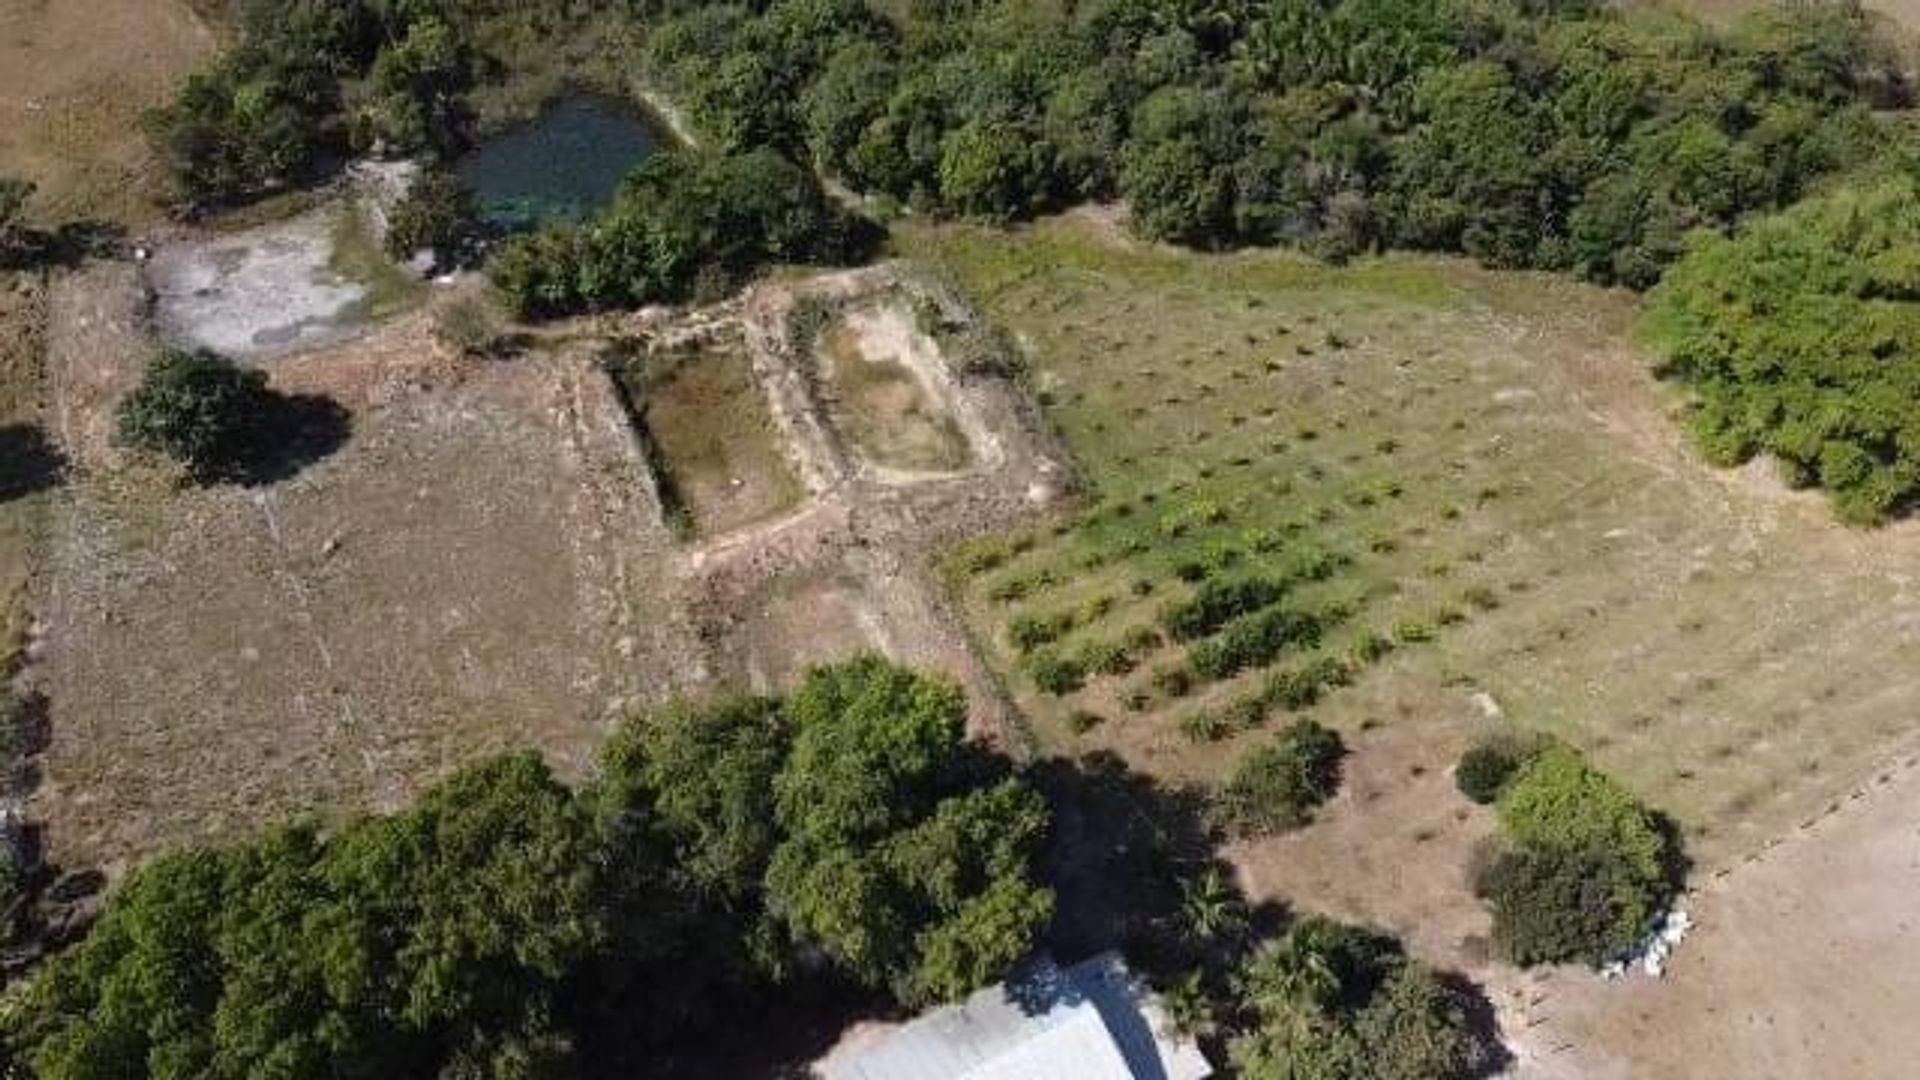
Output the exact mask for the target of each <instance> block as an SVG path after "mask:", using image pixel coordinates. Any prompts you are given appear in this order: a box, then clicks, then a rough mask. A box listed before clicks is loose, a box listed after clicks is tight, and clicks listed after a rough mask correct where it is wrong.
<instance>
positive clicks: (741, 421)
mask: <svg viewBox="0 0 1920 1080" xmlns="http://www.w3.org/2000/svg"><path fill="white" fill-rule="evenodd" d="M638 396H639V397H640V398H641V404H640V407H639V411H640V413H641V421H642V422H643V423H644V424H645V425H646V428H647V432H648V434H649V435H650V436H651V438H652V440H653V443H654V446H655V447H656V449H657V451H658V454H659V459H660V464H661V466H662V468H663V471H664V472H665V473H666V474H667V476H666V479H667V480H668V481H670V482H671V485H672V491H673V493H674V497H675V498H676V499H677V500H678V502H679V504H680V509H682V510H683V511H684V512H685V513H686V514H687V515H688V517H689V518H690V519H691V524H692V525H693V528H694V530H695V531H696V532H697V533H699V534H700V535H702V536H717V535H720V534H723V533H726V532H729V531H731V530H734V529H737V528H740V527H742V526H744V525H750V524H752V523H753V522H756V521H763V520H766V519H767V518H771V517H775V516H778V515H779V514H781V513H782V512H784V511H787V510H790V509H792V508H793V506H794V505H795V504H796V503H797V502H798V501H799V497H800V495H801V489H800V482H799V480H798V479H797V478H796V477H795V476H794V473H793V468H792V466H791V465H790V464H789V462H788V461H787V457H786V454H785V452H784V451H783V449H782V446H781V442H782V438H781V434H780V432H779V430H778V429H777V428H776V427H775V425H774V422H773V418H772V416H771V414H770V413H769V411H768V408H767V402H766V395H765V394H764V393H763V391H762V390H761V387H760V385H759V383H758V382H757V381H756V380H755V379H754V377H753V367H752V364H751V362H750V361H749V360H748V358H747V356H746V354H745V352H744V351H743V350H742V349H740V348H739V347H737V346H736V347H726V346H715V347H713V348H710V349H703V350H701V351H699V352H697V353H696V354H694V355H692V356H689V357H683V358H678V359H677V360H676V362H674V364H673V369H672V370H671V371H670V372H668V373H666V374H665V375H663V376H661V377H659V378H657V379H653V380H651V381H649V382H647V383H646V385H644V386H642V387H641V388H640V389H639V391H638Z"/></svg>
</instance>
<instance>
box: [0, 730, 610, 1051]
mask: <svg viewBox="0 0 1920 1080" xmlns="http://www.w3.org/2000/svg"><path fill="white" fill-rule="evenodd" d="M595 874H596V870H595V860H594V859H593V857H592V851H591V849H590V846H589V840H588V836H587V834H586V832H585V830H584V828H583V823H582V815H581V814H580V812H579V810H578V809H577V807H576V806H575V804H574V802H573V799H572V796H571V794H570V793H569V792H568V791H567V790H566V789H565V788H563V787H561V786H560V785H559V784H557V783H556V782H555V781H554V780H553V779H552V778H551V777H550V776H549V775H548V774H547V771H546V769H545V767H544V766H542V765H540V764H539V762H538V761H537V760H535V759H532V758H528V757H519V758H507V759H501V760H499V761H496V762H493V763H491V764H489V765H485V766H482V767H479V768H477V769H474V770H471V771H469V772H466V773H463V774H461V775H459V776H457V777H455V778H454V779H453V780H451V781H449V782H448V783H447V784H445V785H443V786H441V787H440V788H437V789H435V790H434V791H433V792H431V793H430V794H429V795H428V796H427V797H426V798H424V799H423V800H422V801H421V803H420V804H419V805H418V806H417V807H416V808H415V809H413V810H412V811H409V812H408V813H405V814H402V815H398V816H395V817H392V818H383V819H373V820H368V821H364V822H360V823H358V824H356V825H353V826H351V827H349V828H347V829H345V830H344V831H342V832H341V833H339V834H338V835H336V836H334V837H331V838H326V839H323V838H321V837H320V836H319V835H317V834H316V833H315V832H314V831H313V830H312V829H310V828H305V827H293V828H286V829H282V830H279V831H277V832H274V833H272V834H269V835H268V836H267V837H265V838H263V839H262V840H259V841H257V842H255V843H253V844H250V845H247V846H244V847H240V848H234V849H228V850H204V851H192V852H185V853H181V854H177V855H172V856H167V857H164V858H162V859H159V860H157V861H155V862H153V863H152V864H150V865H148V866H146V867H144V868H142V869H141V870H139V871H138V872H136V873H135V874H134V875H133V876H132V877H131V878H130V879H129V880H128V881H127V882H126V883H125V884H124V885H123V886H121V888H120V889H119V890H117V891H116V893H115V895H114V899H113V903H112V904H111V905H110V906H109V909H108V911H107V913H106V915H105V917H104V918H103V919H102V920H101V921H100V923H99V925H98V926H96V927H95V928H94V930H93V931H92V933H91V934H89V935H88V937H87V938H86V939H85V941H84V942H83V943H82V944H80V945H79V946H77V947H76V948H75V949H73V950H72V951H70V952H68V953H65V954H62V955H61V956H60V957H59V958H58V959H57V960H56V961H55V962H53V963H52V964H51V965H50V966H49V967H48V968H47V970H46V971H45V972H44V973H42V975H41V976H40V977H39V978H37V979H36V980H35V981H34V983H33V984H32V988H31V991H30V992H29V994H28V995H27V996H26V997H25V998H24V999H23V1000H22V1001H21V1002H20V1007H19V1008H18V1009H17V1010H15V1011H14V1012H13V1013H11V1014H10V1015H9V1017H8V1032H7V1033H8V1035H9V1037H10V1040H9V1041H10V1042H11V1043H12V1045H13V1046H14V1047H16V1048H18V1049H21V1050H23V1051H24V1053H23V1054H22V1057H23V1058H24V1060H26V1061H27V1062H28V1063H29V1064H30V1065H31V1066H32V1067H33V1069H34V1070H35V1074H36V1075H38V1076H41V1077H45V1078H49V1080H51V1078H59V1077H73V1078H76V1080H78V1078H83V1077H84V1078H96V1077H102V1076H152V1077H180V1078H183V1080H184V1078H187V1077H253V1076H260V1075H281V1076H314V1075H338V1076H369V1077H371V1076H402V1075H412V1076H419V1075H431V1074H432V1073H434V1072H435V1071H437V1070H443V1069H444V1070H455V1069H457V1068H460V1067H462V1063H464V1067H465V1068H468V1069H473V1070H475V1071H474V1072H472V1073H470V1074H471V1075H509V1074H508V1073H502V1072H497V1071H495V1070H496V1069H498V1068H505V1067H508V1066H509V1063H510V1062H516V1061H517V1062H525V1063H528V1068H527V1069H526V1071H523V1072H520V1073H516V1074H513V1075H544V1074H548V1073H547V1070H545V1069H543V1068H538V1067H534V1065H535V1063H554V1062H558V1061H561V1060H564V1059H565V1058H567V1057H568V1056H569V1053H570V1049H569V1045H568V1038H567V1033H566V1031H565V1030H564V1028H562V1027H560V1026H559V1025H560V1023H561V1019H560V1016H559V1015H558V1014H559V1011H560V1008H561V1004H562V1000H563V998H564V997H565V995H566V993H567V989H568V986H569V983H570V982H571V981H572V980H573V979H574V978H575V973H576V972H577V971H578V970H579V969H580V968H581V966H582V963H583V961H584V960H585V959H586V957H588V956H589V955H590V954H591V953H592V952H593V951H594V950H595V949H597V948H598V947H599V946H600V944H601V943H602V942H603V941H604V940H605V939H606V938H607V935H608V930H607V927H606V926H605V924H604V921H603V917H602V915H601V913H600V912H599V911H598V910H597V909H596V907H595V903H594V900H595V889H596V887H597V886H596V882H595ZM453 1074H455V1075H457V1074H458V1073H457V1072H456V1073H453Z"/></svg>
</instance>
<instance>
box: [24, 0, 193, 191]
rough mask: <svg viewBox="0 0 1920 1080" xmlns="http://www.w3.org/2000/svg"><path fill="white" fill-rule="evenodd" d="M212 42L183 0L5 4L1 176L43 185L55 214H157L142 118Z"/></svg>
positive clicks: (156, 183)
mask: <svg viewBox="0 0 1920 1080" xmlns="http://www.w3.org/2000/svg"><path fill="white" fill-rule="evenodd" d="M215 44H216V42H215V40H214V35H213V33H212V32H211V31H210V30H209V29H208V28H207V26H206V25H205V24H204V23H203V22H202V21H201V20H200V19H199V17H198V16H196V15H195V14H194V12H193V11H192V10H191V8H190V7H189V6H188V5H187V4H185V3H182V2H179V0H0V172H4V173H10V174H14V175H19V176H24V177H26V178H28V179H31V180H34V181H37V182H38V183H39V184H40V189H41V194H40V199H39V203H38V205H39V207H40V209H41V211H42V213H43V214H44V215H45V216H46V217H47V218H48V219H49V220H71V219H76V218H99V219H104V220H114V221H122V222H127V223H130V224H133V225H136V226H138V225H143V224H146V223H148V222H151V221H153V220H155V219H157V218H158V217H159V210H158V208H157V201H158V200H159V199H160V198H161V197H162V196H163V195H164V189H163V181H162V176H163V170H162V169H161V168H160V167H159V163H158V162H157V161H156V160H155V156H154V154H153V151H152V149H151V147H150V146H149V144H148V142H147V138H146V135H145V130H144V127H143V125H142V124H141V115H142V114H143V113H144V112H145V111H146V110H147V109H150V108H153V107H154V106H157V105H161V104H164V103H165V102H166V101H167V100H168V99H169V98H170V97H171V96H172V94H173V93H174V91H175V89H176V88H177V87H178V86H179V84H180V83H181V81H182V80H184V79H185V77H186V74H187V72H188V71H190V70H192V68H193V67H194V66H195V65H196V64H198V63H199V62H200V61H201V60H203V59H204V58H205V57H206V56H208V55H209V54H211V53H212V51H213V49H214V47H215Z"/></svg>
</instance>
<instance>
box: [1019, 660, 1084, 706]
mask: <svg viewBox="0 0 1920 1080" xmlns="http://www.w3.org/2000/svg"><path fill="white" fill-rule="evenodd" d="M1023 666H1024V667H1025V668H1026V669H1027V676H1028V677H1029V678H1031V679H1032V680H1033V685H1035V686H1037V687H1039V688H1040V690H1041V691H1042V692H1043V693H1048V694H1053V695H1055V696H1056V697H1057V696H1059V695H1061V694H1071V693H1073V692H1074V691H1075V690H1078V689H1080V688H1081V687H1082V686H1084V685H1086V682H1087V669H1086V666H1085V665H1084V664H1083V663H1081V661H1080V660H1079V658H1077V657H1071V656H1062V655H1060V654H1059V653H1057V652H1054V651H1051V650H1042V651H1040V652H1036V653H1033V654H1032V655H1030V656H1028V657H1027V659H1026V661H1025V663H1024V665H1023Z"/></svg>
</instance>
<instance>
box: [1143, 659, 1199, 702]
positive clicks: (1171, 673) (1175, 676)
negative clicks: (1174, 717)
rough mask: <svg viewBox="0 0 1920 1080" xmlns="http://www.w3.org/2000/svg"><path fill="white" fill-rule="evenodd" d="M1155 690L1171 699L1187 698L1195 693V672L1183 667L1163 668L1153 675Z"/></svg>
mask: <svg viewBox="0 0 1920 1080" xmlns="http://www.w3.org/2000/svg"><path fill="white" fill-rule="evenodd" d="M1153 688H1154V689H1155V690H1158V691H1160V692H1161V693H1162V694H1165V695H1166V696H1168V697H1170V698H1177V697H1186V696H1187V695H1188V694H1190V693H1192V692H1193V672H1192V671H1190V670H1189V669H1187V668H1186V667H1185V666H1183V665H1177V666H1174V667H1165V668H1161V669H1160V670H1159V671H1156V672H1154V673H1153Z"/></svg>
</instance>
